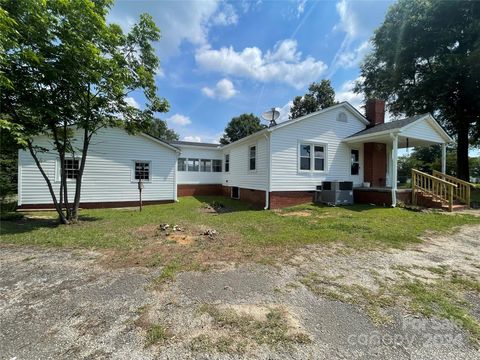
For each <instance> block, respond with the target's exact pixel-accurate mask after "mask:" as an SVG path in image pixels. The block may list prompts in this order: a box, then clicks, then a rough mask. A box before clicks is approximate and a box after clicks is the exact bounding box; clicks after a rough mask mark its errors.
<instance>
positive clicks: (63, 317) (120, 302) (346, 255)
mask: <svg viewBox="0 0 480 360" xmlns="http://www.w3.org/2000/svg"><path fill="white" fill-rule="evenodd" d="M100 264H101V265H100ZM479 264H480V226H474V227H464V228H462V229H461V230H460V231H459V232H456V233H454V234H450V235H442V236H438V235H433V234H432V235H430V236H426V237H425V241H424V242H422V243H421V244H418V245H415V246H412V247H410V248H408V249H406V250H390V251H386V252H385V251H382V252H381V251H369V252H361V253H354V252H352V250H350V249H348V248H344V247H342V246H336V247H331V246H330V247H327V246H308V247H305V248H303V249H302V250H300V251H299V252H298V253H297V255H296V256H295V257H293V258H291V260H290V261H289V263H288V264H283V265H282V266H281V267H279V266H266V265H258V264H257V265H255V264H243V265H235V264H231V265H225V266H224V267H223V268H222V269H217V270H211V271H205V272H184V273H180V274H178V275H177V277H176V278H175V281H173V282H169V283H165V284H163V285H161V286H154V285H152V284H154V281H153V280H154V279H155V278H156V277H157V276H158V275H159V272H160V271H161V267H159V268H154V269H146V268H136V267H127V268H110V267H108V266H105V261H104V255H103V254H101V253H99V252H88V251H78V250H75V251H73V250H60V249H51V248H50V249H47V248H34V247H18V246H2V247H0V314H1V315H0V316H1V318H0V358H1V359H46V358H55V359H57V358H74V359H75V358H84V359H86V358H89V359H90V358H95V359H103V358H115V359H156V358H158V359H194V358H195V359H196V358H200V359H236V358H239V359H240V358H257V359H285V358H288V359H290V358H292V359H478V358H479V356H480V353H479V351H478V349H477V348H476V347H475V346H473V345H472V342H471V341H470V339H469V336H468V334H467V333H466V332H465V331H464V330H462V329H461V328H459V327H458V326H457V325H455V324H454V323H453V322H451V321H447V320H441V319H438V318H435V317H433V318H429V319H426V318H423V317H420V316H418V315H414V314H412V313H410V312H409V311H407V310H406V308H403V307H402V306H401V305H398V304H395V305H393V306H389V307H387V309H386V310H383V312H384V313H382V314H380V315H382V317H383V316H387V317H388V321H386V322H381V323H380V324H377V323H376V322H375V317H372V314H371V313H370V311H371V310H372V308H371V307H370V306H366V305H365V303H363V302H361V301H356V300H357V299H355V296H358V295H359V293H358V292H356V291H357V290H358V289H362V291H361V294H362V296H367V297H368V295H369V294H370V292H371V293H372V294H377V292H378V291H379V290H381V289H383V288H388V287H390V286H393V284H395V283H396V282H398V281H401V280H405V279H407V280H408V279H410V278H415V279H421V280H422V281H425V282H430V281H431V282H435V281H437V280H439V279H440V280H441V279H442V278H443V277H445V276H447V275H448V274H452V273H462V274H466V275H468V276H471V277H472V278H475V279H479V278H480V266H479ZM352 289H354V290H355V291H353V290H352ZM336 296H338V298H337V300H335V299H336ZM338 299H340V300H342V301H338ZM468 301H470V302H471V304H472V310H471V312H472V315H473V316H474V317H476V320H477V321H480V299H479V298H478V295H477V294H474V293H472V294H469V295H468ZM372 303H373V304H375V299H372ZM367 305H368V304H367Z"/></svg>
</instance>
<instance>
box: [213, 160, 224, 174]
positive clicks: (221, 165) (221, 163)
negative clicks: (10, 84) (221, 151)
mask: <svg viewBox="0 0 480 360" xmlns="http://www.w3.org/2000/svg"><path fill="white" fill-rule="evenodd" d="M211 160H212V173H222V172H223V162H222V159H211ZM214 161H220V171H213V162H214Z"/></svg>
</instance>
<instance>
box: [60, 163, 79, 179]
mask: <svg viewBox="0 0 480 360" xmlns="http://www.w3.org/2000/svg"><path fill="white" fill-rule="evenodd" d="M63 166H64V167H65V176H66V177H67V179H76V178H77V175H78V159H64V160H63Z"/></svg>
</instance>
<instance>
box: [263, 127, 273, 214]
mask: <svg viewBox="0 0 480 360" xmlns="http://www.w3.org/2000/svg"><path fill="white" fill-rule="evenodd" d="M267 134H268V133H265V134H263V136H265V140H266V141H267V149H268V150H267V161H268V164H267V189H266V191H265V207H264V208H263V210H268V209H269V208H270V174H271V166H272V162H271V154H272V151H271V150H272V148H271V147H272V143H271V141H270V135H267Z"/></svg>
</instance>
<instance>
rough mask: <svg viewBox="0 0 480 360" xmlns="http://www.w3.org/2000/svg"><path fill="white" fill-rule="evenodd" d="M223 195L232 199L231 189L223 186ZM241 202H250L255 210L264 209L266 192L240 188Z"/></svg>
mask: <svg viewBox="0 0 480 360" xmlns="http://www.w3.org/2000/svg"><path fill="white" fill-rule="evenodd" d="M222 195H223V196H225V197H228V198H230V197H231V187H230V186H223V187H222ZM239 200H240V201H243V202H248V203H250V204H252V205H253V206H254V207H255V208H258V209H263V208H264V207H265V191H263V190H254V189H246V188H240V199H239Z"/></svg>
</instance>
